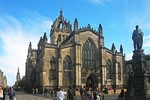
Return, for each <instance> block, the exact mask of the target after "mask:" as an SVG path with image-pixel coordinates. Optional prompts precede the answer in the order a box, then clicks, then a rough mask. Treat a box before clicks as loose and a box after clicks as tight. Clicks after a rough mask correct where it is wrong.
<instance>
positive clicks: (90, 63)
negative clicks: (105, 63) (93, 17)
mask: <svg viewBox="0 0 150 100" xmlns="http://www.w3.org/2000/svg"><path fill="white" fill-rule="evenodd" d="M96 50H97V48H96V45H95V43H94V41H93V40H92V39H91V38H89V39H88V40H86V42H85V43H84V44H83V48H82V66H83V67H96Z"/></svg>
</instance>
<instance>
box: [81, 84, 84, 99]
mask: <svg viewBox="0 0 150 100" xmlns="http://www.w3.org/2000/svg"><path fill="white" fill-rule="evenodd" d="M83 92H84V91H83V88H82V86H81V87H80V96H81V100H83Z"/></svg>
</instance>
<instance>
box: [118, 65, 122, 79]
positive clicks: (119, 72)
mask: <svg viewBox="0 0 150 100" xmlns="http://www.w3.org/2000/svg"><path fill="white" fill-rule="evenodd" d="M118 79H119V80H121V65H120V63H118Z"/></svg>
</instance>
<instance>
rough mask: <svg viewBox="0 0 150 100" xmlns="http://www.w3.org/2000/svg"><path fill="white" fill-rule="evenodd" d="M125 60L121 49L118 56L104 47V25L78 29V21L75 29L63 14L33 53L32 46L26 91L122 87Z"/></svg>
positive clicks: (28, 56) (29, 52)
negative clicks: (48, 35)
mask: <svg viewBox="0 0 150 100" xmlns="http://www.w3.org/2000/svg"><path fill="white" fill-rule="evenodd" d="M124 65H125V56H124V54H123V48H122V45H120V51H119V52H118V51H117V50H116V48H115V45H114V44H112V47H111V49H108V48H106V47H105V45H104V36H103V28H102V25H101V24H99V27H98V30H97V31H96V30H94V29H93V28H91V26H90V24H88V25H87V26H86V27H82V28H79V27H78V20H77V18H75V21H74V25H73V29H72V24H71V23H70V21H68V20H67V19H65V18H64V16H63V11H62V10H60V15H59V17H58V18H56V19H55V21H54V22H53V25H52V26H51V31H50V43H48V39H47V35H46V33H44V35H43V37H41V38H40V40H39V42H38V48H37V49H33V48H32V43H31V42H30V44H29V48H28V54H27V59H26V72H25V81H26V88H28V89H30V90H31V89H32V88H39V89H41V90H42V89H45V88H47V89H54V88H56V87H57V86H59V87H62V88H64V89H65V88H68V86H69V85H71V86H76V87H79V86H81V85H82V86H83V85H86V86H91V87H93V88H94V87H95V86H98V87H101V88H105V87H108V88H109V87H116V88H121V87H122V86H123V67H124Z"/></svg>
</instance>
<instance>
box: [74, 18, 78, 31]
mask: <svg viewBox="0 0 150 100" xmlns="http://www.w3.org/2000/svg"><path fill="white" fill-rule="evenodd" d="M74 31H78V20H77V18H75V20H74Z"/></svg>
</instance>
